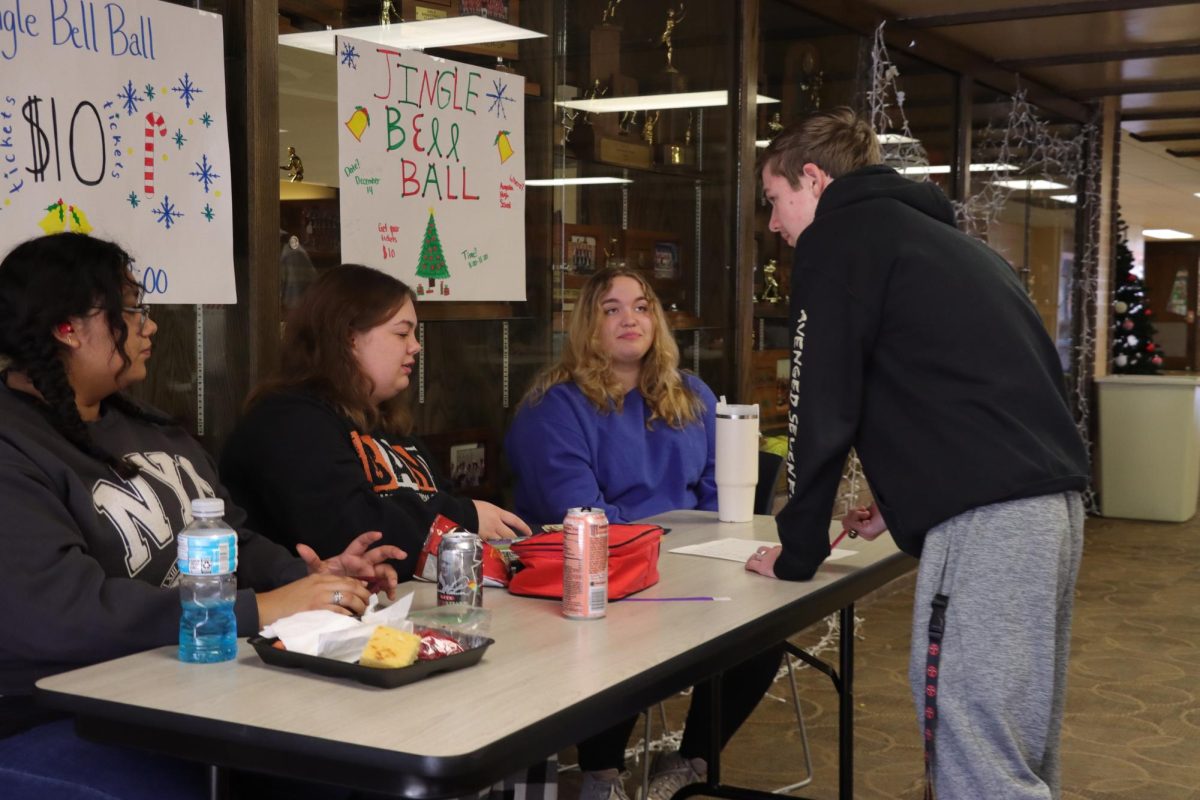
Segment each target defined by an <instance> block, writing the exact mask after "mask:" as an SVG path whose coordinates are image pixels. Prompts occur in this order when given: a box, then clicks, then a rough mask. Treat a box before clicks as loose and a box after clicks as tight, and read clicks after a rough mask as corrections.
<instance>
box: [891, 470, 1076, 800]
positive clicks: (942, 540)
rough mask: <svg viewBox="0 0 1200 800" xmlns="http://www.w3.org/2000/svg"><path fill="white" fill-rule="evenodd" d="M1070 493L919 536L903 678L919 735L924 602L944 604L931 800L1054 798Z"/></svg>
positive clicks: (1072, 555)
mask: <svg viewBox="0 0 1200 800" xmlns="http://www.w3.org/2000/svg"><path fill="white" fill-rule="evenodd" d="M1082 548H1083V504H1082V502H1081V500H1080V496H1079V493H1078V492H1065V493H1061V494H1052V495H1044V496H1042V497H1033V498H1028V499H1024V500H1013V501H1010V502H1006V503H996V504H994V505H989V506H982V507H980V508H975V509H972V510H971V511H967V512H965V513H963V514H959V515H958V516H956V517H953V518H951V519H949V520H946V521H945V522H943V523H942V524H941V525H938V526H937V527H936V528H933V529H932V530H931V531H929V533H928V535H927V536H926V538H925V547H924V550H923V551H922V554H921V566H920V571H919V573H918V576H917V591H916V600H915V605H914V607H913V635H912V653H911V657H910V661H909V671H908V672H909V682H910V683H911V685H912V690H913V697H914V699H915V701H916V704H917V720H918V723H919V724H920V725H921V726H922V730H923V729H924V714H923V711H924V706H925V667H926V664H925V657H926V650H927V648H928V645H929V613H930V602H931V601H932V599H933V596H934V594H936V593H937V592H939V591H940V592H941V593H942V594H945V595H947V596H948V597H949V604H948V606H947V608H946V626H945V633H944V635H943V638H942V649H941V664H940V668H939V675H938V691H937V706H938V724H937V735H936V739H935V742H936V748H935V756H934V787H935V789H936V791H937V797H938V800H1050V798H1058V797H1059V796H1060V791H1059V789H1060V787H1059V753H1058V746H1059V732H1060V730H1061V728H1062V716H1063V705H1064V702H1065V699H1066V678H1067V655H1068V650H1069V646H1070V633H1071V607H1072V602H1073V600H1074V589H1075V576H1076V575H1077V574H1078V572H1079V558H1080V553H1081V551H1082Z"/></svg>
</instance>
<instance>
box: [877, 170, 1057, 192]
mask: <svg viewBox="0 0 1200 800" xmlns="http://www.w3.org/2000/svg"><path fill="white" fill-rule="evenodd" d="M969 169H970V171H971V172H1009V171H1011V170H1014V169H1016V167H1014V166H1013V165H1012V164H972V165H971V166H970V167H969ZM896 171H897V172H899V173H900V174H901V175H945V174H947V173H949V172H950V165H949V164H928V165H924V164H922V165H918V166H915V167H900V168H899V169H897V170H896ZM1061 188H1063V189H1065V188H1067V187H1065V186H1063V187H1061Z"/></svg>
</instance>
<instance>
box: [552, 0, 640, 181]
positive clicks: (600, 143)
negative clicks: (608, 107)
mask: <svg viewBox="0 0 1200 800" xmlns="http://www.w3.org/2000/svg"><path fill="white" fill-rule="evenodd" d="M620 5H621V0H608V3H607V5H606V6H605V8H604V12H603V14H602V16H601V18H600V24H599V25H597V26H595V27H594V28H592V31H591V38H590V44H591V50H590V61H589V64H588V82H589V83H590V84H591V86H592V88H591V89H590V90H589V92H590V98H594V97H598V96H600V95H601V94H607V95H608V96H609V97H632V96H634V95H636V94H637V91H638V86H637V81H636V80H635V79H633V78H632V77H630V76H628V75H624V74H622V72H621V26H620V25H618V24H617V20H616V18H617V9H618V7H619V6H620ZM586 96H588V95H585V97H586ZM590 98H589V99H590ZM581 121H582V122H585V123H587V125H586V126H581V125H579V124H577V123H579V122H581ZM573 122H574V123H576V124H575V126H574V130H573V131H572V132H571V134H570V140H571V142H573V143H574V145H575V146H576V148H577V150H579V151H580V154H581V155H583V156H584V157H587V158H591V159H593V160H595V161H603V162H605V163H608V164H616V165H617V166H622V167H639V168H646V167H649V166H650V165H651V164H652V163H653V161H654V156H653V148H652V147H651V145H650V143H648V142H646V141H644V140H643V139H642V138H641V137H640V136H638V135H636V134H635V131H634V123H635V118H634V116H633V115H632V114H631V113H629V112H626V113H625V114H623V115H622V114H619V113H617V112H610V113H600V114H589V115H587V116H586V117H584V118H583V120H573Z"/></svg>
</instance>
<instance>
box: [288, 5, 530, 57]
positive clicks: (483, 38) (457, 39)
mask: <svg viewBox="0 0 1200 800" xmlns="http://www.w3.org/2000/svg"><path fill="white" fill-rule="evenodd" d="M545 35H546V34H544V33H538V32H537V31H531V30H529V29H528V28H518V27H517V26H516V25H508V24H506V23H504V22H497V21H496V20H494V19H488V18H487V17H477V16H475V15H473V14H467V15H466V16H461V17H445V18H442V19H425V20H420V21H417V22H396V23H393V24H391V25H387V26H383V25H368V26H366V27H363V28H342V29H341V30H336V31H335V30H324V31H309V32H307V33H285V34H282V35H281V36H280V37H279V43H280V44H281V45H285V46H287V47H299V48H302V49H304V50H315V51H316V52H318V53H328V54H330V55H332V54H333V52H334V50H335V49H336V47H337V45H336V42H335V38H336V37H338V36H352V37H354V38H355V39H362V40H364V41H368V42H371V43H372V44H381V45H387V46H389V47H395V48H397V49H408V50H424V49H426V48H430V47H457V46H459V45H465V44H484V43H487V42H511V41H514V40H516V39H536V38H541V37H543V36H545Z"/></svg>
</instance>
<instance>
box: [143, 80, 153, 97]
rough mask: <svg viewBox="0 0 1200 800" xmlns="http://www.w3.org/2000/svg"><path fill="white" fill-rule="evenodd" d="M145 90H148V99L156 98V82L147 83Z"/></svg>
mask: <svg viewBox="0 0 1200 800" xmlns="http://www.w3.org/2000/svg"><path fill="white" fill-rule="evenodd" d="M145 91H146V99H147V100H153V99H154V84H153V83H147V84H146V90H145Z"/></svg>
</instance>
